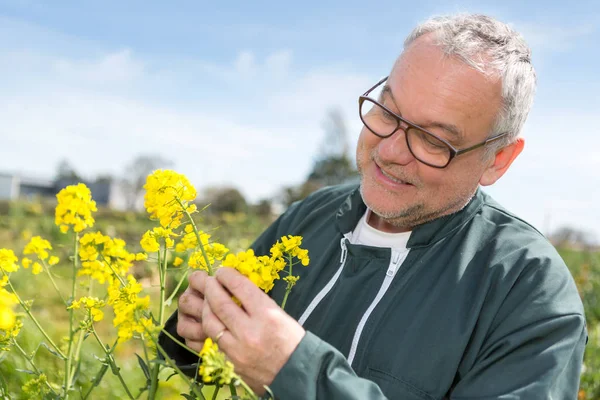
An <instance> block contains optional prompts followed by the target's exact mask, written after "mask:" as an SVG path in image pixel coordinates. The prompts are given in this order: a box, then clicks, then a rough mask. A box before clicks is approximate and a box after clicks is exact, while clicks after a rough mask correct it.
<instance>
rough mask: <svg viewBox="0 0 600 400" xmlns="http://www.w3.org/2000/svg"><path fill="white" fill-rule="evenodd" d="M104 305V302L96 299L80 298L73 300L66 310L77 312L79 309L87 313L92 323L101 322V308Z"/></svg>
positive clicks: (102, 315) (102, 316)
mask: <svg viewBox="0 0 600 400" xmlns="http://www.w3.org/2000/svg"><path fill="white" fill-rule="evenodd" d="M105 305H106V302H104V300H100V299H98V298H97V297H87V296H86V297H82V298H80V299H79V300H75V301H74V302H73V303H71V305H70V306H69V307H67V309H74V310H79V309H80V308H81V307H83V308H84V309H86V310H87V312H89V315H90V317H91V319H92V320H93V321H94V322H98V321H102V319H104V312H103V311H102V308H103V307H104V306H105Z"/></svg>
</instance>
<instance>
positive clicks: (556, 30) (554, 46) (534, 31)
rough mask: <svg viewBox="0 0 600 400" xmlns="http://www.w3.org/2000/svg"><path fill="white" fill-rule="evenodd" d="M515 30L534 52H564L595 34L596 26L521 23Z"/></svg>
mask: <svg viewBox="0 0 600 400" xmlns="http://www.w3.org/2000/svg"><path fill="white" fill-rule="evenodd" d="M562 22H564V21H562ZM517 30H518V31H519V32H520V33H521V34H522V35H523V37H524V38H525V40H526V41H527V44H529V46H530V47H531V48H532V49H534V50H549V51H566V50H568V49H570V48H572V47H574V46H575V45H576V43H577V40H579V39H582V38H585V37H588V36H590V35H592V34H594V33H595V32H597V31H598V24H597V23H592V22H587V23H585V22H581V21H576V22H575V23H573V24H571V25H563V24H561V25H557V24H552V23H539V22H538V23H521V24H517Z"/></svg>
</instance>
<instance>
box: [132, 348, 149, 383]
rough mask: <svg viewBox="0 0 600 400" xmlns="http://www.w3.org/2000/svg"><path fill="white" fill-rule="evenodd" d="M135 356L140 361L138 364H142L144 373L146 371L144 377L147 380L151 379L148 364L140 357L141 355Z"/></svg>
mask: <svg viewBox="0 0 600 400" xmlns="http://www.w3.org/2000/svg"><path fill="white" fill-rule="evenodd" d="M135 356H136V357H137V359H138V364H140V367H141V368H142V371H144V376H146V379H150V370H149V369H148V365H146V362H145V361H144V360H143V359H142V357H140V356H139V354H137V353H135Z"/></svg>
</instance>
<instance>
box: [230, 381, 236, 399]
mask: <svg viewBox="0 0 600 400" xmlns="http://www.w3.org/2000/svg"><path fill="white" fill-rule="evenodd" d="M229 393H231V397H237V389H236V388H235V384H234V383H233V382H231V383H230V384H229Z"/></svg>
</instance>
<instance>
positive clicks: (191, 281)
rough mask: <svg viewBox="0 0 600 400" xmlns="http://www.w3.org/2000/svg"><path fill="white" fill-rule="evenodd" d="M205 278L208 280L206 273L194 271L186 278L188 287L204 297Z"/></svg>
mask: <svg viewBox="0 0 600 400" xmlns="http://www.w3.org/2000/svg"><path fill="white" fill-rule="evenodd" d="M206 278H208V274H207V273H206V271H202V270H198V271H194V272H192V273H191V274H190V275H189V277H188V287H190V288H192V289H194V290H196V291H197V292H198V293H200V294H201V295H202V296H204V286H205V285H206Z"/></svg>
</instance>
